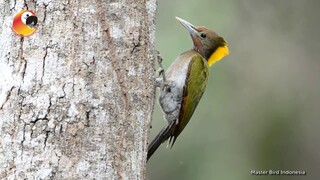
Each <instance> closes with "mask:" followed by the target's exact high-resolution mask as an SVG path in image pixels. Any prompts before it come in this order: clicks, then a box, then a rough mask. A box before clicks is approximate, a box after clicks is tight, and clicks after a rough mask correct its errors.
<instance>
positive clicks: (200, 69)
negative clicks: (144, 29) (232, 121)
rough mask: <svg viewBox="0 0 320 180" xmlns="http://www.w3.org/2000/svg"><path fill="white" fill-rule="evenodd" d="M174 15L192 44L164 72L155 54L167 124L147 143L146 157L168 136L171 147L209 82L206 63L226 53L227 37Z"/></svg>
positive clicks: (158, 82) (160, 99) (161, 99)
mask: <svg viewBox="0 0 320 180" xmlns="http://www.w3.org/2000/svg"><path fill="white" fill-rule="evenodd" d="M176 19H177V20H178V21H179V22H180V23H181V24H182V25H183V26H184V27H185V28H186V29H187V30H188V32H189V33H190V36H191V39H192V41H193V48H192V49H190V50H188V51H186V52H183V53H181V54H180V55H179V56H178V57H177V58H176V59H175V61H174V62H173V63H172V64H171V65H170V66H169V68H168V69H167V71H166V72H164V69H163V66H162V64H161V63H162V58H161V56H160V55H159V56H158V63H159V66H160V69H161V71H160V73H159V74H162V78H160V79H159V78H158V79H157V80H156V84H157V87H159V88H160V95H159V99H158V102H159V104H160V106H161V108H162V111H163V112H164V114H165V115H164V118H165V119H166V120H167V122H168V124H167V125H166V126H165V127H164V128H163V129H162V130H161V131H160V132H159V133H158V135H157V136H156V137H155V138H154V139H153V140H152V141H151V143H150V144H149V146H148V154H147V161H148V160H149V159H150V157H151V156H152V155H153V154H154V152H155V151H156V150H157V149H158V147H159V146H160V145H161V144H162V143H163V142H165V141H166V140H168V145H167V147H170V148H172V146H173V145H174V143H175V141H176V140H177V137H178V136H179V135H180V133H181V132H182V131H183V129H184V128H185V127H186V125H187V124H188V122H189V120H190V119H191V117H192V115H193V113H194V111H195V109H196V107H197V105H198V103H199V101H200V99H201V97H202V95H203V93H204V91H205V89H206V86H207V83H208V77H209V67H211V66H212V65H213V64H215V63H216V62H218V61H220V60H221V59H222V58H223V57H225V56H227V55H228V54H229V48H228V44H227V42H226V40H225V39H224V38H223V37H221V36H219V35H218V34H217V33H215V32H214V31H212V30H210V29H208V28H206V27H203V26H194V25H192V24H191V23H189V22H188V21H186V20H183V19H181V18H179V17H176Z"/></svg>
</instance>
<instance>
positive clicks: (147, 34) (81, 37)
mask: <svg viewBox="0 0 320 180" xmlns="http://www.w3.org/2000/svg"><path fill="white" fill-rule="evenodd" d="M0 9H1V12H0V15H1V19H0V23H1V25H2V28H1V30H0V36H1V43H0V56H1V57H0V58H1V59H0V179H144V177H145V165H146V157H147V156H146V155H147V154H146V150H147V140H148V135H149V126H150V122H151V119H152V114H153V108H154V101H155V86H154V62H155V61H154V59H155V56H154V38H155V11H156V0H148V1H136V0H120V1H113V0H110V1H103V0H96V1H80V0H78V1H51V0H45V1H39V0H38V1H16V0H5V1H2V2H1V3H0ZM22 9H29V10H33V11H34V12H35V13H36V14H37V16H38V25H39V27H38V31H37V32H36V33H35V34H34V35H32V36H30V37H26V38H20V37H17V36H15V35H13V33H12V31H11V25H12V20H13V17H14V15H15V14H16V13H18V12H19V11H20V10H22Z"/></svg>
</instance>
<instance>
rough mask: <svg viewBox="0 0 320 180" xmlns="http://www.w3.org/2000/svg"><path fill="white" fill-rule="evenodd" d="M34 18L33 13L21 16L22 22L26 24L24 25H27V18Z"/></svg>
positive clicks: (25, 13)
mask: <svg viewBox="0 0 320 180" xmlns="http://www.w3.org/2000/svg"><path fill="white" fill-rule="evenodd" d="M30 16H32V13H31V12H24V13H23V14H22V15H21V21H22V22H23V23H24V24H27V18H28V17H30Z"/></svg>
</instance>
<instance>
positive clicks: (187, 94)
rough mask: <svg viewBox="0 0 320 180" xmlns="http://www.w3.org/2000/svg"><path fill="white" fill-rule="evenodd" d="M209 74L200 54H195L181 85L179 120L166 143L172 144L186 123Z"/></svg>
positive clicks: (200, 95) (198, 99) (199, 97)
mask: <svg viewBox="0 0 320 180" xmlns="http://www.w3.org/2000/svg"><path fill="white" fill-rule="evenodd" d="M208 76H209V70H208V65H207V62H206V60H205V59H203V57H202V56H201V55H195V56H193V57H192V60H191V61H190V63H189V67H188V74H187V76H186V83H185V86H184V87H183V96H182V103H181V109H180V115H179V122H178V124H177V126H176V127H175V128H174V131H173V133H172V136H171V137H170V138H169V142H168V145H170V147H172V146H173V144H174V142H175V141H176V139H177V137H178V136H179V134H180V133H181V132H182V130H183V129H184V128H185V127H186V125H187V124H188V122H189V120H190V118H191V116H192V114H193V112H194V110H195V109H196V107H197V105H198V103H199V101H200V99H201V97H202V94H203V92H204V90H205V88H206V85H207V81H208Z"/></svg>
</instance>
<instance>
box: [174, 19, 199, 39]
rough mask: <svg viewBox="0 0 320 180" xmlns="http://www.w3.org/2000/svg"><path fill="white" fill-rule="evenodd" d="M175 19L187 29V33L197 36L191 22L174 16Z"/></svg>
mask: <svg viewBox="0 0 320 180" xmlns="http://www.w3.org/2000/svg"><path fill="white" fill-rule="evenodd" d="M176 19H177V20H178V21H179V22H180V23H181V24H182V25H183V26H184V27H185V28H186V29H187V30H188V31H189V33H190V34H191V35H197V36H198V33H199V32H198V31H197V29H196V27H195V26H194V25H192V24H191V23H189V22H188V21H186V20H183V19H181V18H179V17H176Z"/></svg>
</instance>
